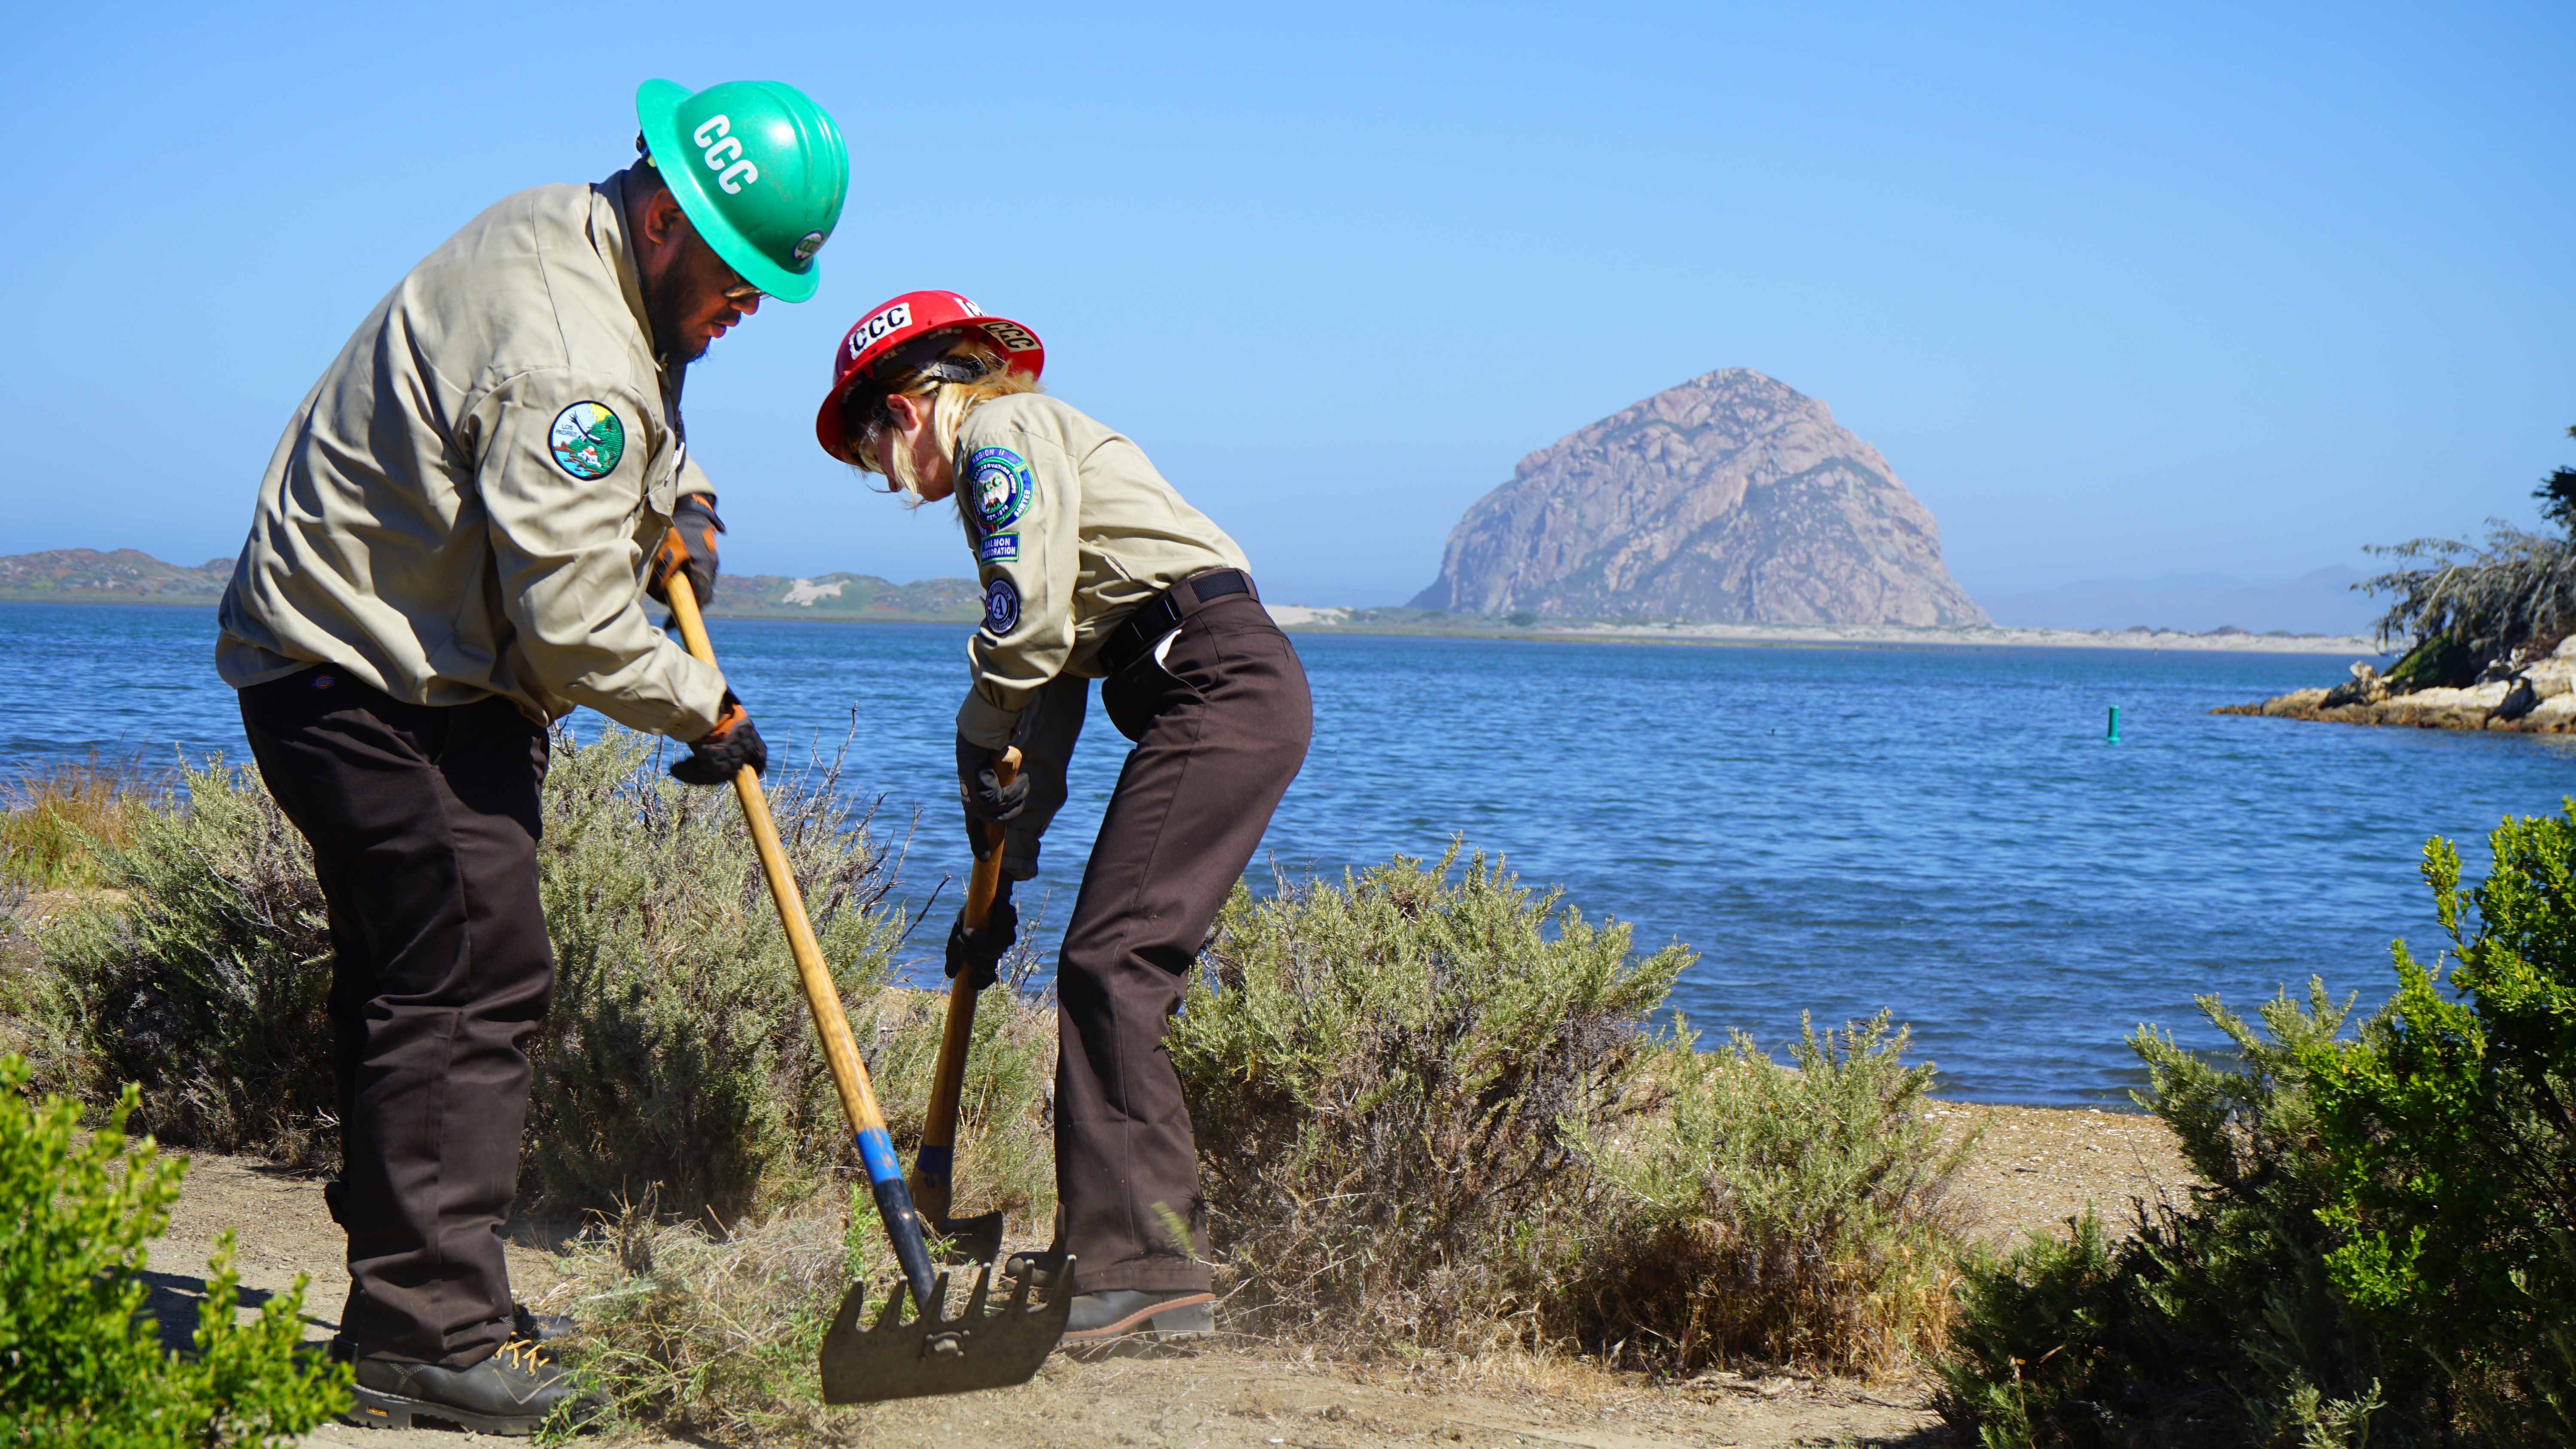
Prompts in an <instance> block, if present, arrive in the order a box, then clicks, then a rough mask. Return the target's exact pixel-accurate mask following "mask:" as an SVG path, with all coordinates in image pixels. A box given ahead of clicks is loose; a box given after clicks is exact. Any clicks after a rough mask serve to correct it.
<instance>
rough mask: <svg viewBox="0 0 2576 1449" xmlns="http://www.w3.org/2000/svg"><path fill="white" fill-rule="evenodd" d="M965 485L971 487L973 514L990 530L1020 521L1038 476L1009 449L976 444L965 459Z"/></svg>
mask: <svg viewBox="0 0 2576 1449" xmlns="http://www.w3.org/2000/svg"><path fill="white" fill-rule="evenodd" d="M966 486H967V487H968V488H970V489H972V490H974V491H973V492H972V493H970V494H968V495H967V496H968V497H969V498H971V499H973V500H974V507H975V517H976V518H977V519H978V520H979V521H981V522H982V523H983V525H984V531H985V532H986V533H991V532H993V531H994V530H996V529H1002V528H1008V527H1010V526H1011V525H1012V524H1014V523H1017V522H1019V521H1020V515H1021V514H1024V513H1026V512H1028V511H1029V503H1030V501H1031V500H1032V499H1034V498H1035V497H1036V496H1037V491H1038V480H1037V478H1036V477H1035V476H1034V475H1032V474H1031V473H1030V472H1029V465H1028V462H1027V461H1026V460H1025V459H1023V458H1021V457H1020V455H1019V454H1017V453H1014V452H1012V451H1011V450H1010V449H1008V448H977V449H976V450H975V451H974V452H973V453H971V454H969V455H968V456H967V459H966Z"/></svg>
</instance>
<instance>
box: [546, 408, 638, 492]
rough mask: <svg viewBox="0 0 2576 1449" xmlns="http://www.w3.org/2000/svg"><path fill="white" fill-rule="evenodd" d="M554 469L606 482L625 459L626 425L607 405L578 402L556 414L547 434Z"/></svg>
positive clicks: (578, 476) (577, 476)
mask: <svg viewBox="0 0 2576 1449" xmlns="http://www.w3.org/2000/svg"><path fill="white" fill-rule="evenodd" d="M546 445H547V446H548V447H550V448H552V449H553V450H554V455H555V466H557V467H559V468H561V469H563V470H564V471H565V472H567V473H570V474H571V475H572V476H574V477H576V478H605V477H607V476H608V475H609V474H611V473H614V472H616V471H617V464H618V461H619V460H620V459H622V458H624V457H625V456H626V425H625V424H624V423H621V422H619V421H618V420H617V414H615V413H613V412H610V411H609V410H608V405H607V404H606V403H595V402H577V403H574V404H573V405H572V406H571V407H568V408H565V409H564V410H563V411H562V412H559V413H557V414H555V425H554V426H553V427H551V428H549V429H547V430H546Z"/></svg>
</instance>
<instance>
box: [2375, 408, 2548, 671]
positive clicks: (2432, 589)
mask: <svg viewBox="0 0 2576 1449" xmlns="http://www.w3.org/2000/svg"><path fill="white" fill-rule="evenodd" d="M2567 431H2568V435H2569V436H2570V437H2576V428H2570V429H2568V430H2567ZM2532 496H2533V497H2534V498H2536V499H2538V500H2539V502H2540V514H2541V517H2542V519H2543V520H2544V521H2545V522H2547V523H2550V524H2553V525H2555V526H2556V527H2557V528H2558V530H2559V532H2558V533H2557V534H2554V535H2553V534H2548V533H2535V532H2532V531H2530V530H2528V529H2522V528H2516V527H2514V526H2513V525H2511V524H2508V523H2504V522H2502V521H2494V520H2491V521H2490V522H2489V523H2488V525H2487V536H2486V543H2485V545H2484V546H2483V547H2480V548H2472V547H2471V546H2470V545H2469V544H2467V543H2465V542H2463V541H2461V540H2458V539H2449V538H2418V539H2412V540H2409V541H2407V542H2405V543H2399V544H2389V545H2385V546H2382V547H2377V548H2374V549H2372V550H2371V551H2372V552H2373V553H2377V554H2380V555H2382V556H2384V557H2387V558H2391V559H2395V560H2397V561H2399V564H2400V566H2399V567H2397V568H2394V569H2391V570H2389V571H2388V572H2386V573H2383V574H2380V575H2378V576H2377V577H2375V578H2370V579H2365V580H2363V581H2362V582H2361V583H2359V584H2357V585H2355V586H2354V587H2356V588H2359V589H2362V590H2365V591H2367V592H2369V593H2373V594H2382V595H2386V596H2387V597H2388V600H2389V604H2388V609H2387V612H2385V613H2384V614H2382V615H2381V616H2380V619H2379V626H2378V628H2379V637H2380V639H2381V641H2382V642H2383V643H2384V642H2386V641H2388V640H2391V639H2398V638H2408V637H2411V638H2413V639H2414V640H2416V643H2415V645H2414V647H2413V648H2412V649H2410V650H2409V651H2408V652H2407V654H2406V655H2405V657H2404V658H2402V659H2400V660H2398V661H2397V663H2396V664H2395V665H2393V666H2391V668H2390V669H2389V671H2388V675H2387V679H2388V682H2389V685H2390V686H2391V687H2392V688H2394V689H2397V690H2399V691H2401V692H2403V691H2408V690H2415V689H2424V688H2434V687H2444V688H2456V687H2459V686H2461V685H2465V684H2469V683H2471V682H2473V681H2474V680H2476V679H2477V678H2478V677H2479V676H2480V675H2481V674H2482V673H2483V672H2484V671H2485V670H2486V669H2487V668H2488V666H2490V665H2493V664H2497V663H2509V662H2514V661H2517V660H2528V659H2532V658H2537V657H2539V656H2540V655H2542V654H2546V653H2547V652H2549V650H2550V649H2552V648H2554V647H2556V645H2557V644H2558V641H2559V640H2561V639H2562V638H2564V637H2566V636H2567V635H2568V634H2569V633H2570V632H2576V468H2559V469H2556V470H2554V471H2553V472H2551V473H2550V475H2549V476H2548V477H2547V478H2544V479H2542V480H2541V483H2540V486H2539V487H2538V488H2536V489H2534V490H2533V492H2532Z"/></svg>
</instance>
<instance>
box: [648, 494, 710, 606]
mask: <svg viewBox="0 0 2576 1449" xmlns="http://www.w3.org/2000/svg"><path fill="white" fill-rule="evenodd" d="M724 531H725V526H724V520H723V519H721V518H718V517H716V498H715V495H714V494H712V493H683V494H681V495H680V501H679V502H678V503H677V504H675V505H673V507H672V509H671V526H670V528H669V529H668V530H666V531H665V532H664V533H663V535H662V546H661V547H660V548H658V549H655V550H654V551H653V573H652V576H651V579H650V580H649V581H648V582H647V583H646V584H645V585H644V592H646V593H648V594H650V595H652V596H653V597H654V598H656V599H659V600H661V601H662V602H663V603H666V604H667V603H669V602H671V575H673V574H675V573H681V574H687V575H688V576H689V592H690V593H692V594H695V595H697V598H698V604H699V606H700V607H702V608H703V607H704V606H706V605H708V604H711V603H713V602H715V597H716V535H717V534H719V533H722V532H724Z"/></svg>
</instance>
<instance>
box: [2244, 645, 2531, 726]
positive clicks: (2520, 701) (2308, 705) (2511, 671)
mask: <svg viewBox="0 0 2576 1449" xmlns="http://www.w3.org/2000/svg"><path fill="white" fill-rule="evenodd" d="M2486 673H2487V675H2489V676H2492V677H2487V678H2481V679H2479V680H2478V681H2477V682H2475V683H2473V684H2469V685H2466V686H2463V687H2461V688H2458V689H2438V688H2437V689H2417V690H2402V689H2401V688H2400V687H2398V686H2395V685H2392V684H2391V683H2390V682H2389V680H2388V679H2386V678H2385V677H2383V676H2382V675H2381V674H2380V673H2379V672H2378V671H2377V670H2375V669H2373V668H2372V667H2371V666H2370V664H2369V663H2368V662H2367V661H2357V662H2355V663H2354V664H2353V666H2352V678H2350V679H2348V680H2346V681H2344V682H2343V683H2341V684H2338V685H2336V686H2335V687H2334V688H2332V689H2297V690H2292V691H2291V692H2290V693H2288V694H2283V695H2276V696H2274V697H2273V698H2271V699H2266V700H2261V701H2258V702H2256V703H2254V704H2228V705H2221V706H2219V707H2218V708H2216V709H2214V710H2211V711H2210V713H2211V714H2244V715H2263V716H2266V717H2268V718H2272V719H2314V720H2325V721H2328V722H2330V723H2334V724H2367V725H2412V726H2414V727H2415V728H2417V729H2431V730H2507V731H2512V732H2514V733H2518V734H2566V733H2569V732H2571V731H2576V637H2571V638H2569V639H2567V640H2566V641H2565V642H2563V643H2561V644H2560V645H2559V646H2558V647H2557V648H2556V649H2555V650H2554V651H2552V652H2551V653H2549V654H2547V655H2544V656H2542V657H2541V658H2539V659H2535V660H2532V661H2531V662H2529V663H2526V664H2520V665H2510V666H2508V665H2495V666H2490V667H2489V668H2488V670H2487V671H2486Z"/></svg>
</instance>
